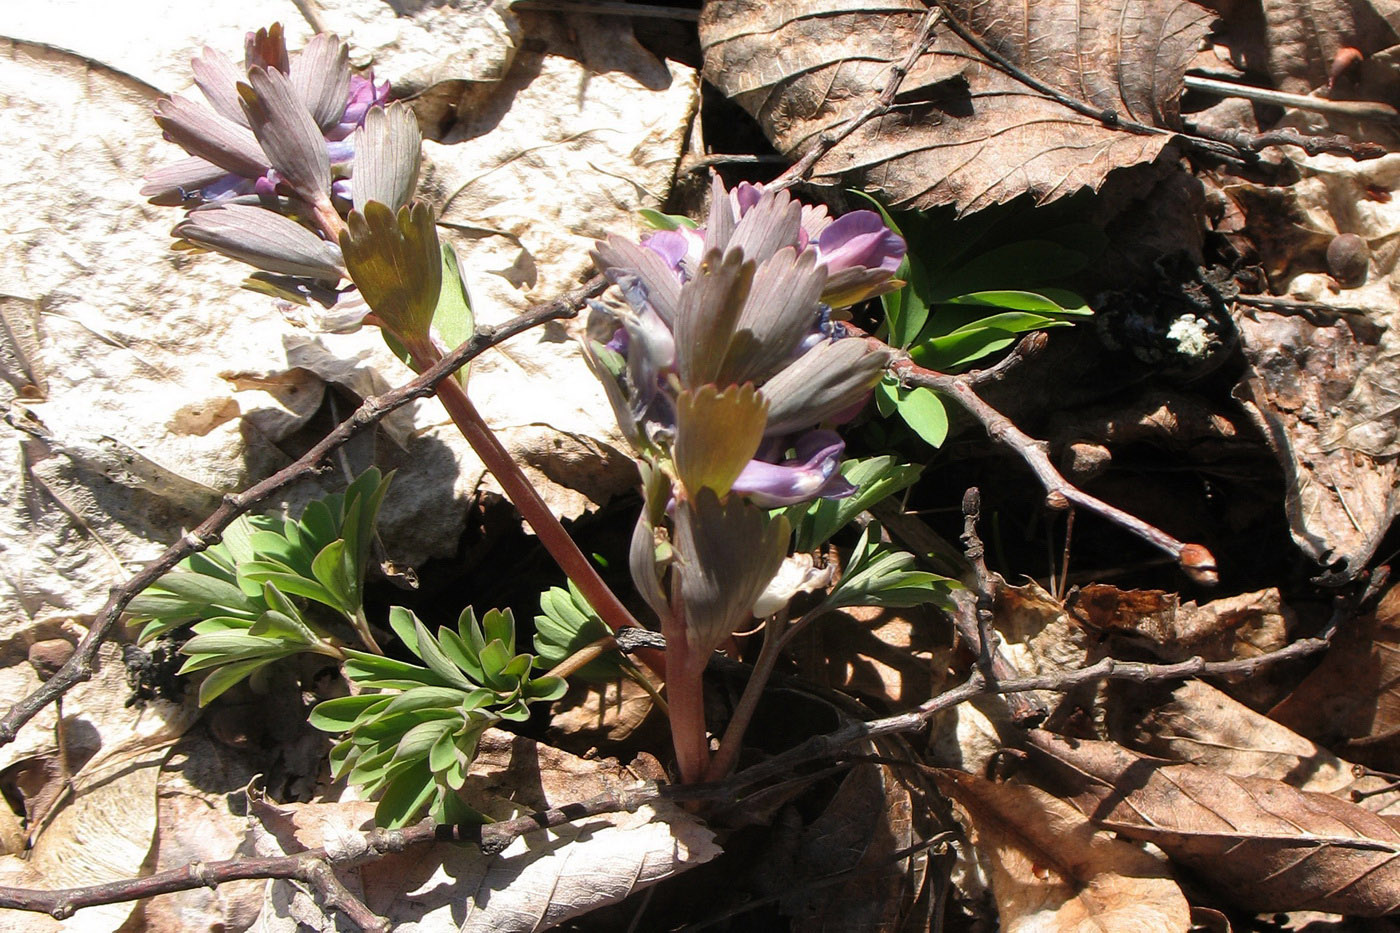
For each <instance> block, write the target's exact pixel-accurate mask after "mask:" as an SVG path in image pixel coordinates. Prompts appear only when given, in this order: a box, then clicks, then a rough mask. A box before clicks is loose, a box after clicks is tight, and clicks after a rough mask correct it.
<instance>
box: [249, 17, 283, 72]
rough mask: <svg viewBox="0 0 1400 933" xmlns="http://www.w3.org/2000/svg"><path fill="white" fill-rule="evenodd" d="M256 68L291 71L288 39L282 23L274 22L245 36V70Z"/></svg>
mask: <svg viewBox="0 0 1400 933" xmlns="http://www.w3.org/2000/svg"><path fill="white" fill-rule="evenodd" d="M254 68H274V69H276V70H277V71H280V72H282V73H283V74H286V73H287V72H289V71H291V68H292V66H291V61H290V59H289V57H288V55H287V40H286V37H285V36H284V34H283V32H282V24H281V23H273V24H272V25H271V26H269V27H267V28H266V29H259V30H258V31H257V32H250V33H248V35H247V36H245V37H244V39H243V70H244V71H252V70H253V69H254Z"/></svg>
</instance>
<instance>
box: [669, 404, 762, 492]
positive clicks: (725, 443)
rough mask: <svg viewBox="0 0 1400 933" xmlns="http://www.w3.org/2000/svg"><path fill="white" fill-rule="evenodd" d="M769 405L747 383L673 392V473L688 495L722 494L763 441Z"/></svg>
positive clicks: (727, 490)
mask: <svg viewBox="0 0 1400 933" xmlns="http://www.w3.org/2000/svg"><path fill="white" fill-rule="evenodd" d="M767 414H768V405H767V403H766V402H765V401H764V400H763V397H762V396H761V395H759V394H758V390H757V389H755V388H754V387H753V384H752V383H747V384H745V385H742V386H737V385H731V386H729V387H728V388H727V389H725V390H724V391H723V392H721V391H719V389H718V388H716V387H715V386H713V385H705V386H701V387H700V388H699V389H696V390H694V391H692V390H689V389H684V390H682V391H681V393H680V395H679V396H678V397H677V398H676V443H675V461H676V474H677V475H678V476H679V477H680V481H681V485H682V486H684V487H685V490H686V492H687V494H688V495H690V496H691V497H694V495H695V494H696V493H698V492H699V491H700V489H701V488H706V489H712V490H714V491H715V493H716V494H718V495H720V496H725V495H728V494H729V488H730V486H731V485H733V483H734V480H735V478H736V477H738V476H739V474H740V472H741V471H743V470H744V469H745V468H746V467H745V465H746V464H747V463H748V462H749V461H750V460H751V459H752V458H753V455H754V454H755V453H756V452H757V451H758V445H759V444H760V443H762V442H763V427H764V424H765V423H766V422H767Z"/></svg>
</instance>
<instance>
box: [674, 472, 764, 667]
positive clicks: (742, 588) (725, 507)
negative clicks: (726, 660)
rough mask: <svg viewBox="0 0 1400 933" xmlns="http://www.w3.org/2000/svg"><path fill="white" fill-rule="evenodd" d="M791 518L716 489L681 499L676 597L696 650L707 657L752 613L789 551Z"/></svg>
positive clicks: (679, 503)
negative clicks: (723, 495)
mask: <svg viewBox="0 0 1400 933" xmlns="http://www.w3.org/2000/svg"><path fill="white" fill-rule="evenodd" d="M789 537H791V528H790V526H789V525H788V521H787V518H786V517H784V516H781V515H780V516H778V517H777V518H774V519H770V518H769V517H768V515H767V513H766V512H765V511H764V510H763V509H761V508H758V507H757V506H754V505H750V504H749V503H747V502H745V501H744V500H743V499H742V498H740V497H739V496H730V497H729V501H728V502H726V503H724V504H721V503H720V501H719V497H718V496H716V495H715V493H714V491H713V490H711V489H701V490H700V491H699V493H697V494H696V495H695V496H694V498H693V499H688V500H685V501H681V502H678V503H677V504H676V538H675V549H676V565H675V569H674V571H673V573H672V580H673V587H674V588H675V589H676V590H677V592H675V593H673V594H672V600H671V601H672V603H673V604H675V605H678V606H684V607H685V621H686V637H687V640H688V642H689V646H690V649H691V651H692V652H693V653H694V654H695V655H696V656H697V657H699V658H708V656H709V654H710V652H711V651H713V650H714V649H715V648H716V647H717V646H718V645H719V644H720V642H722V641H723V640H724V639H726V638H728V637H729V636H730V635H732V634H733V633H734V631H735V630H736V629H737V628H738V627H739V626H740V625H742V624H745V623H746V622H747V621H748V619H749V617H750V615H751V614H752V610H753V606H754V603H756V602H757V601H758V598H759V596H761V595H762V594H763V591H764V590H765V589H766V588H767V586H768V581H770V580H772V579H773V576H774V574H776V573H777V572H778V568H779V566H781V564H782V562H783V558H784V557H786V556H787V545H788V539H789Z"/></svg>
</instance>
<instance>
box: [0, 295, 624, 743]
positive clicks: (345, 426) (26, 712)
mask: <svg viewBox="0 0 1400 933" xmlns="http://www.w3.org/2000/svg"><path fill="white" fill-rule="evenodd" d="M605 285H606V282H605V281H604V279H603V277H602V276H597V277H596V278H594V279H592V280H591V281H589V282H588V283H587V284H586V285H584V286H583V287H582V288H580V289H577V290H575V291H574V292H571V293H569V294H567V295H564V296H563V297H561V298H558V299H556V300H554V301H550V302H546V303H544V304H541V305H538V306H536V307H534V308H532V309H530V310H528V311H526V312H525V313H523V314H521V315H519V316H518V317H515V318H513V319H511V320H510V321H507V322H505V323H504V324H501V325H498V326H495V327H488V326H483V327H480V328H478V330H477V332H476V333H475V334H474V335H473V336H472V337H471V339H469V340H467V341H465V342H463V343H462V344H461V345H460V346H458V347H457V348H456V349H454V350H453V351H452V352H451V353H449V354H447V356H446V357H444V358H443V359H442V361H441V362H439V363H438V364H436V365H435V366H433V367H432V368H431V369H428V370H426V371H425V372H424V373H423V374H422V375H420V376H419V377H418V378H416V379H414V380H412V381H411V382H407V383H405V384H403V385H402V386H399V387H398V388H396V389H392V390H390V391H388V392H385V393H384V394H383V395H379V396H375V397H373V398H367V399H365V400H364V402H363V403H361V405H360V407H359V408H357V409H356V410H355V412H354V413H353V414H351V415H350V417H349V418H346V419H345V420H344V421H342V422H341V423H340V424H339V425H337V426H336V428H335V429H334V430H333V431H331V432H330V433H329V434H327V435H326V436H325V437H324V438H322V439H321V440H320V441H319V442H318V443H317V444H316V445H315V446H314V447H312V448H311V449H310V450H309V451H307V452H306V454H305V456H303V457H302V458H301V459H299V460H297V461H296V462H295V463H293V464H292V465H290V466H288V467H286V468H284V469H282V470H280V471H278V472H277V473H275V474H273V475H272V476H269V477H268V478H267V479H265V480H263V481H262V482H260V483H257V484H255V485H253V486H251V487H249V488H248V489H246V490H244V491H243V492H241V493H237V494H232V495H226V496H225V497H224V500H223V503H222V504H221V505H220V506H219V507H218V509H216V510H215V511H214V513H213V514H212V515H210V516H209V517H208V518H206V519H205V520H204V521H203V522H201V523H200V525H199V526H198V527H197V528H195V529H194V530H193V531H190V532H186V533H185V534H184V535H183V536H182V537H181V538H180V540H178V541H176V542H175V543H174V544H172V545H171V546H170V547H168V548H166V550H165V552H164V553H162V554H161V555H160V556H159V557H157V558H156V559H155V560H154V561H152V562H151V563H149V564H147V565H146V566H145V567H144V568H142V569H141V571H140V572H139V573H137V574H135V575H134V576H132V577H131V578H130V579H129V580H127V581H126V582H125V583H123V584H122V585H120V586H118V587H115V588H114V589H113V590H112V592H111V595H110V596H108V598H107V602H106V604H105V605H104V606H103V607H102V609H101V610H100V611H99V612H98V613H97V616H96V618H95V619H94V620H93V623H92V625H91V626H90V627H89V628H88V630H87V634H86V635H84V636H83V639H82V641H80V642H79V643H78V647H77V649H76V650H75V651H74V652H73V656H72V657H71V658H69V659H68V661H67V663H65V664H64V665H63V666H62V667H61V668H59V669H58V671H57V672H56V673H55V674H54V675H53V677H51V678H49V680H48V681H46V682H45V683H43V684H42V685H41V686H39V687H38V688H37V689H36V690H35V691H34V692H33V693H31V694H29V695H28V696H26V697H24V698H23V699H21V700H19V701H18V702H17V703H15V705H14V706H12V707H11V708H10V710H9V711H8V712H7V713H6V714H5V716H4V718H3V719H0V745H8V744H9V743H10V742H13V741H14V740H15V736H16V735H18V734H19V730H20V728H21V727H23V726H24V724H25V723H27V722H28V721H29V720H30V719H32V718H34V716H35V715H36V714H38V712H39V711H40V710H42V709H43V708H44V707H46V706H48V705H49V704H50V703H52V702H53V701H54V700H56V699H58V698H59V697H61V696H63V695H64V694H65V693H67V692H68V691H69V690H71V689H72V688H73V687H74V686H76V685H77V684H80V683H82V682H84V681H86V680H89V679H90V678H91V677H92V672H93V669H94V665H95V663H96V660H97V652H98V649H99V648H100V647H101V646H102V643H103V642H104V641H106V640H107V637H108V636H109V635H110V634H111V632H112V629H113V628H114V627H115V626H116V624H117V620H118V619H120V618H121V614H122V611H123V610H124V609H125V608H126V605H127V603H129V602H130V601H131V600H132V599H133V598H134V597H135V596H136V595H137V594H138V593H140V592H141V591H142V590H144V589H145V588H146V587H148V586H150V585H151V584H152V583H154V582H156V581H157V580H159V579H160V578H161V577H162V576H164V575H165V573H166V572H167V571H169V570H170V569H172V568H173V567H174V566H175V565H176V564H178V563H179V562H180V561H182V560H184V559H185V558H186V557H189V556H190V555H191V554H195V553H198V552H199V551H203V550H204V549H205V548H208V547H209V546H210V545H213V544H216V543H218V541H219V536H220V535H221V534H222V533H223V530H224V529H225V528H227V527H228V526H229V525H230V524H231V523H232V522H233V520H234V519H236V518H238V516H240V515H242V514H243V513H244V512H247V511H248V510H249V509H251V508H252V507H253V506H255V505H257V504H258V503H259V502H262V501H263V500H264V499H266V498H268V497H269V496H271V495H273V494H274V493H276V492H278V491H279V490H281V489H283V488H285V487H287V486H289V485H291V484H292V483H294V482H296V481H298V480H300V479H303V478H306V477H309V476H312V475H315V474H316V473H317V472H318V471H319V469H320V464H321V463H322V462H323V461H324V460H326V458H327V457H329V456H330V455H331V454H332V453H333V452H334V451H335V450H336V449H337V448H338V447H340V446H341V445H342V444H344V443H346V442H347V441H349V440H350V439H351V438H352V437H354V436H355V435H357V434H359V433H360V432H361V431H364V430H365V429H366V428H369V427H371V426H372V425H375V424H378V423H379V422H380V421H381V420H383V419H384V417H385V416H387V415H388V414H389V413H390V412H392V411H395V410H397V409H399V408H402V407H403V406H405V405H407V404H408V403H409V402H412V401H414V400H416V399H420V398H428V397H430V396H431V395H432V394H433V392H434V389H435V388H436V386H437V385H438V384H439V383H441V382H442V381H443V380H445V379H447V378H448V377H449V376H451V375H452V374H453V373H454V372H456V371H457V370H459V369H461V368H462V367H463V366H465V365H466V364H467V363H469V362H471V360H473V359H474V358H476V357H477V356H479V355H480V354H482V353H483V352H485V351H486V350H488V349H490V348H491V347H494V346H495V345H497V344H498V343H501V342H503V341H505V340H508V339H509V338H511V337H514V336H515V335H516V334H519V333H522V332H524V331H527V330H530V329H531V328H533V327H538V326H539V325H541V324H543V323H545V322H546V321H553V320H559V319H561V318H568V317H572V316H574V315H575V314H577V313H578V309H579V307H580V306H581V305H582V303H583V302H584V300H585V299H587V298H591V297H593V296H595V295H597V294H599V293H600V292H601V291H602V290H603V288H604V287H605Z"/></svg>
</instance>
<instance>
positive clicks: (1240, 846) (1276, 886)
mask: <svg viewBox="0 0 1400 933" xmlns="http://www.w3.org/2000/svg"><path fill="white" fill-rule="evenodd" d="M1030 743H1031V748H1032V749H1033V750H1034V752H1035V753H1036V754H1035V755H1034V760H1036V761H1037V762H1038V763H1040V764H1041V765H1042V766H1043V768H1044V770H1045V773H1046V774H1047V775H1048V776H1050V777H1051V778H1052V779H1053V780H1054V781H1055V782H1056V783H1057V784H1059V785H1063V786H1064V788H1065V790H1066V791H1067V795H1068V796H1069V799H1070V800H1071V802H1072V803H1074V805H1075V806H1076V807H1078V808H1079V810H1080V811H1081V812H1082V813H1084V814H1085V815H1086V816H1088V817H1089V819H1091V820H1092V821H1093V822H1095V823H1097V824H1098V825H1100V826H1102V827H1104V828H1105V829H1111V830H1113V831H1115V832H1117V833H1119V834H1121V835H1124V836H1127V837H1128V838H1130V839H1137V840H1140V841H1143V842H1151V843H1154V844H1155V845H1157V846H1158V847H1159V848H1161V849H1162V851H1164V852H1166V853H1167V855H1168V857H1170V858H1171V859H1172V860H1173V861H1174V862H1176V863H1178V864H1180V865H1182V866H1185V867H1187V868H1190V869H1192V870H1193V871H1195V872H1196V873H1197V874H1198V875H1200V877H1201V878H1202V879H1203V880H1205V881H1207V882H1209V883H1210V884H1212V885H1213V886H1215V887H1216V888H1217V890H1218V891H1219V892H1220V893H1221V895H1222V896H1224V897H1225V898H1227V899H1228V900H1230V901H1231V902H1233V903H1234V904H1236V905H1237V906H1239V907H1241V908H1243V909H1246V910H1254V911H1288V910H1322V911H1328V912H1331V913H1340V914H1349V915H1353V916H1360V917H1378V916H1381V915H1384V914H1388V913H1391V912H1393V911H1395V910H1397V909H1400V828H1398V827H1397V826H1396V825H1395V824H1394V823H1392V822H1390V821H1389V820H1387V819H1386V818H1385V817H1382V816H1378V815H1376V814H1375V813H1372V812H1370V811H1369V810H1365V809H1363V808H1362V807H1360V806H1357V805H1356V804H1354V803H1350V802H1348V801H1345V800H1340V799H1338V798H1337V797H1333V796H1331V795H1328V794H1318V793H1311V792H1309V791H1302V790H1298V789H1296V788H1293V787H1290V786H1289V785H1287V784H1284V783H1283V782H1282V781H1274V780H1269V779H1266V778H1241V777H1231V776H1230V775H1227V774H1225V773H1223V772H1221V771H1217V770H1215V769H1213V768H1206V767H1201V766H1199V765H1183V764H1172V763H1170V762H1166V761H1162V760H1160V759H1156V758H1147V757H1144V756H1142V755H1138V754H1136V753H1135V752H1131V751H1129V750H1128V749H1126V748H1123V747H1122V746H1120V745H1116V744H1114V743H1112V742H1089V741H1081V742H1071V741H1069V740H1066V739H1063V738H1061V737H1060V736H1057V735H1054V734H1052V733H1049V732H1044V731H1041V730H1036V731H1033V732H1031V733H1030Z"/></svg>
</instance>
